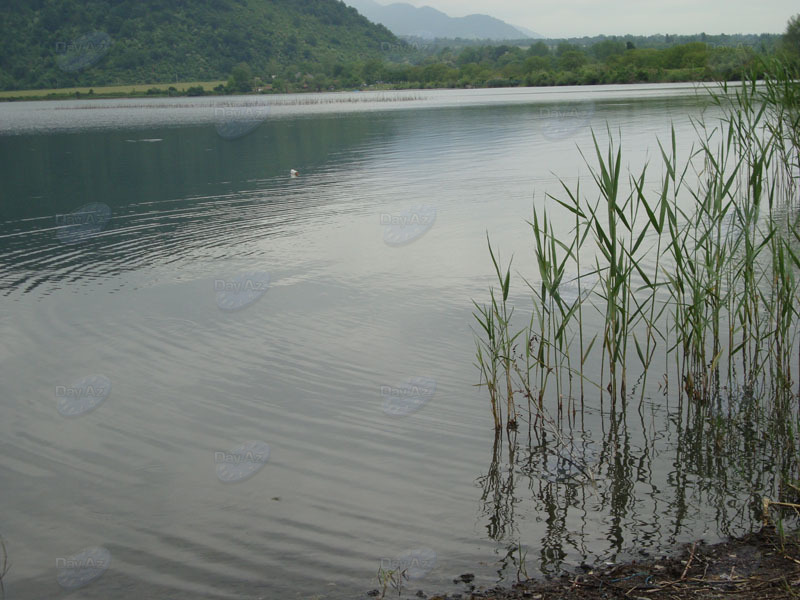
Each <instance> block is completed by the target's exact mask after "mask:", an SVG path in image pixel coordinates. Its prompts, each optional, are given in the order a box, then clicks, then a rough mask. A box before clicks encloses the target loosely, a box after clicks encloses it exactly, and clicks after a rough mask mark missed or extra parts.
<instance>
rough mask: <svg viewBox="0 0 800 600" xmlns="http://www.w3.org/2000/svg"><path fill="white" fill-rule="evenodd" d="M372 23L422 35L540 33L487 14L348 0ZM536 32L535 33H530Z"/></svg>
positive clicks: (503, 37)
mask: <svg viewBox="0 0 800 600" xmlns="http://www.w3.org/2000/svg"><path fill="white" fill-rule="evenodd" d="M345 2H346V4H349V5H350V6H352V7H353V8H355V9H356V10H358V12H360V13H361V14H362V15H364V16H365V17H367V18H368V19H369V20H370V21H372V22H373V23H380V24H381V25H384V26H386V27H387V28H388V29H389V30H390V31H391V32H392V33H394V34H395V35H406V36H414V37H419V38H423V39H434V38H465V39H490V40H514V39H520V38H528V37H541V36H540V35H538V34H535V33H534V32H531V31H530V30H523V29H522V28H517V27H512V26H511V25H509V24H508V23H506V22H504V21H501V20H500V19H495V18H494V17H490V16H488V15H467V16H466V17H450V16H448V15H446V14H445V13H443V12H441V11H438V10H436V9H435V8H431V7H430V6H422V7H419V8H418V7H416V6H412V5H411V4H406V3H395V4H389V5H383V4H378V3H377V2H375V1H374V0H345ZM531 34H533V35H531Z"/></svg>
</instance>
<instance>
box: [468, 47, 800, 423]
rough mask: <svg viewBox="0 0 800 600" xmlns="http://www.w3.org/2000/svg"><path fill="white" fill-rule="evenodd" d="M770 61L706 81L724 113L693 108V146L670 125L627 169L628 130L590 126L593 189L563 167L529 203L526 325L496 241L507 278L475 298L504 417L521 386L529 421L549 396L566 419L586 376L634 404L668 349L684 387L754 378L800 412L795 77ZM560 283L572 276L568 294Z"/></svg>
mask: <svg viewBox="0 0 800 600" xmlns="http://www.w3.org/2000/svg"><path fill="white" fill-rule="evenodd" d="M763 70H764V72H765V73H766V80H765V82H763V83H760V82H759V81H758V80H757V75H756V74H753V75H752V76H751V77H750V79H747V80H745V81H744V82H743V83H742V84H741V85H740V86H738V87H736V88H733V87H728V86H727V85H723V86H721V87H720V88H719V89H717V90H709V95H710V98H711V100H712V102H713V103H714V104H715V105H716V106H717V107H718V108H719V109H720V111H721V114H722V115H723V116H722V118H721V119H718V120H714V121H713V122H710V123H709V122H707V121H706V120H705V119H704V118H700V119H697V120H695V121H694V131H695V134H696V140H695V142H694V144H693V147H692V150H691V151H690V152H689V153H688V155H687V156H681V157H679V156H678V151H677V142H676V134H675V130H674V129H673V130H672V131H671V135H670V138H669V141H668V142H667V143H662V142H661V141H659V149H660V155H659V156H658V157H657V161H660V165H659V164H656V165H652V164H648V165H646V166H645V167H643V168H642V169H641V170H640V171H638V172H635V173H634V172H630V171H629V172H624V170H623V167H622V165H623V164H625V161H624V158H623V145H622V140H621V139H620V137H621V136H620V135H617V136H616V137H615V136H614V134H612V132H611V131H608V130H607V131H606V136H607V138H608V140H607V142H606V143H605V144H603V143H601V142H600V141H599V140H598V137H597V135H595V133H594V132H593V133H592V140H593V145H592V148H591V150H592V152H591V153H590V154H589V155H588V156H587V155H584V154H583V152H581V156H582V157H583V160H584V162H585V164H586V165H587V166H588V168H589V172H590V175H591V184H592V185H591V189H590V190H589V193H588V194H587V193H586V190H585V189H583V190H582V189H581V186H580V184H579V185H577V186H576V187H575V189H570V188H569V187H568V186H567V185H566V184H565V183H564V182H563V181H562V182H561V188H562V191H563V195H561V196H555V195H548V196H547V197H546V200H547V201H548V203H552V205H551V206H552V207H551V208H538V207H537V208H535V209H534V210H533V218H532V219H531V220H530V221H529V224H530V226H531V233H532V237H533V242H534V257H535V273H536V278H535V280H533V281H529V280H528V279H526V278H525V277H524V276H522V279H523V280H524V281H525V283H526V284H527V286H528V288H529V290H530V292H531V299H532V311H531V318H530V321H529V322H528V323H527V324H525V325H523V326H519V325H517V329H514V321H513V318H512V317H513V313H514V310H513V307H510V306H509V300H508V289H509V282H510V279H511V265H510V263H509V265H507V266H506V267H503V268H501V266H500V263H499V262H498V260H497V258H496V255H495V252H494V250H493V249H492V245H491V243H489V249H490V255H491V258H492V262H493V265H494V269H495V274H496V276H497V278H498V283H499V289H500V290H501V291H502V293H501V294H498V293H496V292H495V290H494V289H492V290H491V291H490V302H489V304H488V305H479V304H477V303H475V306H476V307H477V309H478V310H477V312H476V313H475V316H476V318H477V320H478V322H479V324H480V325H481V329H480V332H479V335H478V336H477V348H478V351H477V356H478V366H479V369H480V372H481V385H486V386H487V388H488V390H489V395H490V401H491V404H492V414H493V417H494V422H495V428H496V429H500V428H501V427H503V425H505V426H506V427H507V428H508V427H516V423H517V419H518V414H517V411H516V406H515V403H514V394H515V393H517V394H521V395H523V396H524V397H525V398H527V418H528V422H529V423H530V424H532V426H533V425H535V426H536V427H538V428H539V430H542V428H543V427H545V425H547V426H548V427H549V425H550V424H551V423H552V420H550V419H549V418H548V417H547V415H548V408H547V406H548V402H549V399H550V398H552V399H553V402H554V406H553V409H552V410H553V413H554V414H557V418H556V419H555V421H558V422H559V423H560V422H561V421H562V420H563V418H564V416H565V415H566V416H567V417H568V418H567V422H568V423H569V424H570V425H572V424H573V423H574V419H575V416H576V413H577V410H578V406H580V409H581V414H582V411H583V408H584V401H585V398H586V394H587V392H586V390H587V389H596V390H597V391H598V393H599V399H600V403H601V409H602V406H603V402H604V398H608V400H609V409H610V411H611V414H614V413H615V412H616V411H618V410H622V411H623V412H624V411H625V410H626V406H627V404H628V402H629V401H630V400H631V399H632V398H633V397H634V395H633V392H632V387H631V383H630V382H631V381H634V380H635V381H636V385H637V386H640V390H641V391H640V394H639V405H640V406H641V402H642V401H643V399H644V389H645V386H646V383H647V377H648V373H649V372H650V371H651V370H652V368H653V366H654V364H656V363H655V361H656V360H657V358H658V357H659V356H663V358H664V364H665V365H667V372H668V374H667V375H665V381H664V383H665V384H667V383H668V382H669V380H670V379H671V377H672V376H670V375H669V373H670V372H672V373H674V376H675V377H677V380H678V385H677V386H676V389H677V390H678V394H679V398H680V399H681V401H682V400H683V399H688V400H689V401H690V402H693V403H700V404H706V405H710V404H712V403H717V404H719V403H720V402H721V400H722V398H723V396H726V395H727V396H730V395H733V394H745V395H752V394H753V393H754V391H755V390H756V389H758V390H761V391H762V392H763V393H765V394H766V395H767V396H768V397H769V398H770V402H772V403H773V405H774V407H775V408H776V410H782V411H784V414H786V415H788V414H789V413H790V410H791V409H790V400H791V399H792V398H793V397H795V396H793V395H792V394H793V393H792V392H791V388H792V386H793V385H794V380H795V377H797V374H798V373H800V351H798V343H799V342H800V340H799V337H798V336H799V335H800V310H799V309H798V307H799V306H800V278H798V272H800V228H798V225H800V222H798V219H800V216H798V215H799V214H800V213H799V212H798V210H797V208H798V198H797V195H796V190H797V182H798V177H799V175H800V158H798V157H799V156H800V154H799V153H798V148H800V143H799V138H800V133H798V132H800V117H798V113H799V112H800V93H799V92H798V83H797V81H798V78H797V74H796V73H793V72H791V71H790V70H788V69H787V68H786V67H785V66H784V65H781V64H780V63H775V62H772V63H765V65H764V66H763ZM658 167H660V170H661V174H660V183H659V185H658V187H657V188H656V189H653V188H652V177H651V174H652V172H653V171H654V170H655V169H657V168H658ZM554 211H556V212H558V216H557V218H558V219H559V220H561V221H563V213H564V211H566V214H568V215H569V218H570V219H572V221H573V225H572V226H571V227H572V230H571V233H572V235H571V236H570V237H569V240H568V241H564V239H565V236H564V235H563V232H561V233H560V234H559V232H558V231H557V230H556V229H555V228H554V226H553V223H554V221H553V220H552V219H553V216H552V215H553V214H554ZM586 265H590V266H589V267H588V268H587V266H586ZM592 278H596V280H597V281H596V283H595V284H594V285H591V284H590V283H589V282H590V281H591V279H592ZM532 279H533V278H532ZM565 286H577V294H576V295H575V296H574V299H573V298H572V297H567V295H566V294H565V293H564V291H563V290H564V289H565ZM517 339H524V340H525V342H526V343H525V350H524V351H523V352H516V348H515V344H516V341H517ZM659 353H660V354H659ZM598 363H599V365H600V368H599V370H596V372H589V371H588V368H587V365H589V364H593V365H596V364H598ZM659 364H660V363H659ZM670 365H673V366H672V367H670ZM576 381H577V382H578V383H579V385H575V383H576ZM587 386H589V387H588V388H587ZM797 393H798V394H800V381H798V387H797ZM504 404H505V422H504V421H503V415H502V411H501V407H502V406H503V405H504Z"/></svg>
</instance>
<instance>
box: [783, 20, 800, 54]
mask: <svg viewBox="0 0 800 600" xmlns="http://www.w3.org/2000/svg"><path fill="white" fill-rule="evenodd" d="M782 41H783V47H784V48H785V49H786V50H787V51H788V52H789V53H791V54H794V55H795V56H798V57H800V14H797V15H795V16H793V17H792V18H791V19H789V22H788V23H787V24H786V33H784V34H783V40H782Z"/></svg>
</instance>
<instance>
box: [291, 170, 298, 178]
mask: <svg viewBox="0 0 800 600" xmlns="http://www.w3.org/2000/svg"><path fill="white" fill-rule="evenodd" d="M289 175H291V176H292V177H299V176H300V173H299V172H298V171H295V170H294V169H290V170H289Z"/></svg>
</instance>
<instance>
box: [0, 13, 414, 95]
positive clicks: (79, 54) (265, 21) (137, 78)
mask: <svg viewBox="0 0 800 600" xmlns="http://www.w3.org/2000/svg"><path fill="white" fill-rule="evenodd" d="M398 42H399V40H398V39H397V37H396V36H395V35H394V34H392V33H391V32H390V31H389V30H388V29H386V28H385V27H384V26H382V25H376V24H374V23H372V22H370V21H369V20H367V19H366V18H365V17H363V16H362V15H360V14H358V12H357V11H356V10H355V9H353V8H351V7H348V6H347V5H345V4H344V3H343V2H341V1H340V0H3V2H2V3H0V89H6V90H10V89H41V88H53V87H56V88H57V87H71V86H84V85H95V86H101V85H120V84H127V83H138V82H142V81H149V82H152V83H173V82H176V81H178V80H181V81H210V80H218V79H227V78H228V77H229V76H230V75H231V73H232V71H233V69H234V67H236V66H237V65H241V64H245V65H247V68H248V69H249V70H250V71H251V72H252V73H253V74H257V75H263V76H265V77H271V76H272V75H276V76H278V77H279V78H280V77H284V78H287V79H288V78H290V77H292V78H295V77H294V74H295V73H301V74H305V73H308V72H314V71H317V72H319V71H330V70H332V68H333V65H336V64H342V63H347V62H351V61H363V60H368V59H370V58H374V59H380V57H381V47H382V45H384V46H385V44H386V43H398ZM323 67H324V68H323ZM295 79H296V78H295Z"/></svg>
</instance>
